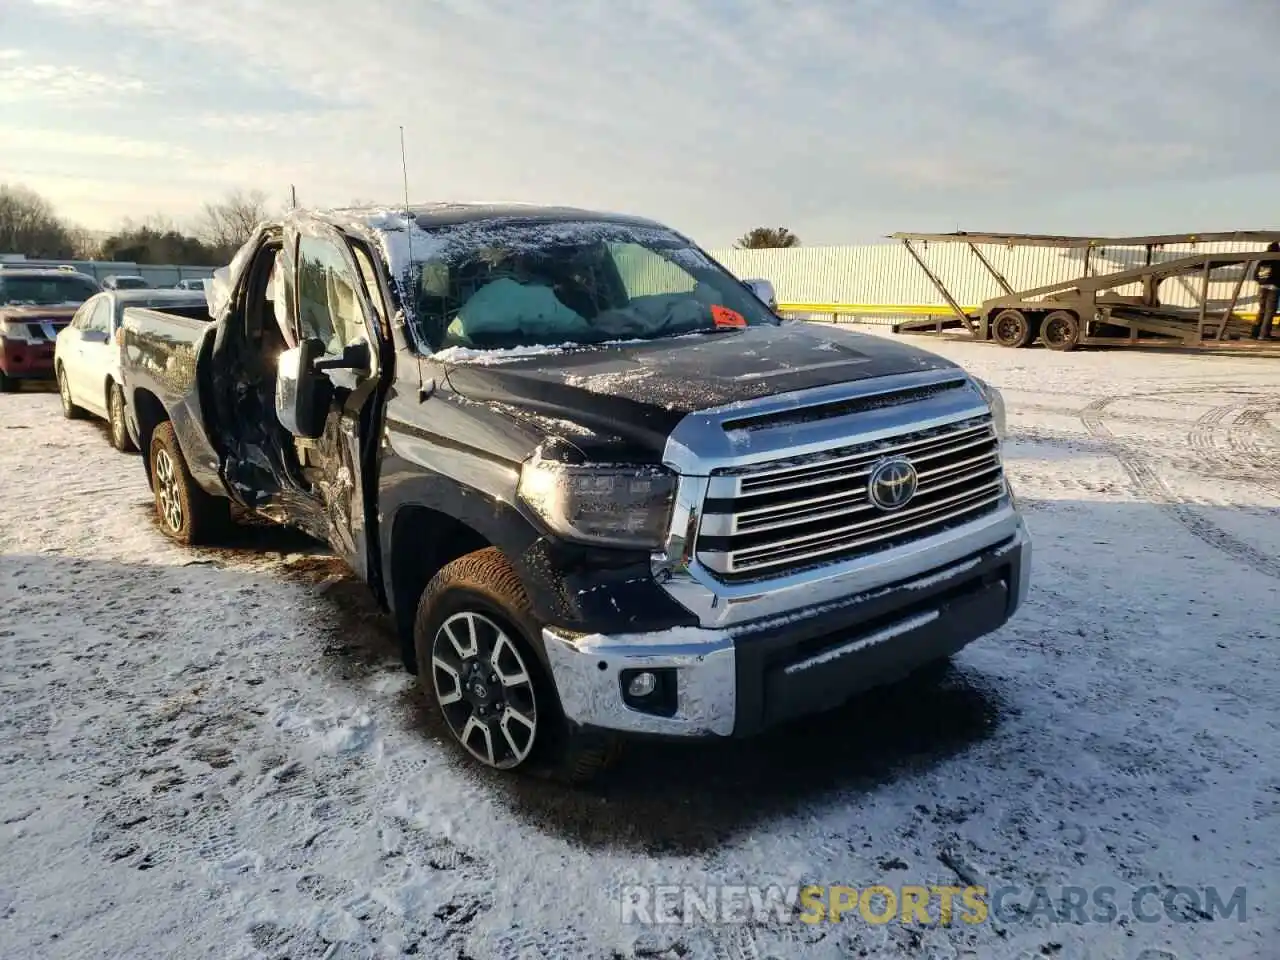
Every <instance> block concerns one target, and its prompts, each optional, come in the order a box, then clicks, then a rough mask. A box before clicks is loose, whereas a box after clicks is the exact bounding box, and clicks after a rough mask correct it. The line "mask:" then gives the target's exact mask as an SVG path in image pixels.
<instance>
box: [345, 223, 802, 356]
mask: <svg viewBox="0 0 1280 960" xmlns="http://www.w3.org/2000/svg"><path fill="white" fill-rule="evenodd" d="M366 223H368V225H369V226H370V227H371V228H372V229H373V230H374V231H375V233H376V236H377V238H378V242H379V244H380V245H381V247H382V253H383V255H384V257H385V258H386V262H387V264H388V265H389V267H390V271H391V275H392V277H393V279H394V282H395V283H396V286H397V288H398V292H399V294H400V297H401V300H402V302H403V303H405V304H407V305H408V306H409V313H410V319H411V321H412V322H413V325H414V326H415V329H416V331H417V333H418V334H419V335H420V337H419V339H420V340H421V341H423V342H424V343H426V344H429V345H430V347H431V348H432V349H435V350H440V349H449V348H454V347H456V348H460V349H461V350H464V351H468V352H470V351H484V350H520V349H523V348H532V347H547V346H562V345H564V344H570V345H587V344H600V343H604V342H608V341H616V340H625V339H650V338H653V337H659V336H661V337H667V336H680V335H682V334H689V333H693V332H698V331H704V332H710V331H712V330H715V329H717V328H721V327H741V326H747V325H749V324H755V323H776V322H777V318H776V317H774V316H773V314H772V313H770V312H769V311H768V310H767V309H766V308H765V307H764V306H763V304H761V303H760V302H759V301H758V300H757V299H756V298H755V297H754V295H753V294H751V293H750V292H749V291H748V290H747V289H746V288H745V287H744V286H743V285H742V284H741V283H739V282H738V281H737V280H736V279H735V278H734V277H732V276H731V275H730V274H729V273H727V272H726V271H725V270H723V269H722V268H720V267H718V266H717V265H716V264H714V263H713V262H712V261H711V260H710V258H708V257H707V256H706V255H705V254H704V253H702V252H701V251H700V250H698V249H697V248H696V247H694V246H692V245H691V244H689V243H688V242H687V241H685V240H683V239H682V238H681V237H679V236H678V235H677V234H675V233H673V232H672V231H669V230H666V229H664V228H661V227H656V226H648V225H644V224H630V223H622V222H617V221H609V220H572V221H547V220H541V221H539V220H532V219H530V220H523V219H513V218H501V219H499V218H494V219H479V220H472V221H467V222H463V223H458V224H449V225H443V226H440V227H438V228H427V229H424V228H422V227H421V226H419V225H418V223H417V222H416V220H415V219H414V218H413V217H412V216H410V215H408V214H406V213H405V212H404V211H397V210H390V209H388V210H380V211H377V212H376V213H375V214H373V215H372V216H368V217H367V218H366Z"/></svg>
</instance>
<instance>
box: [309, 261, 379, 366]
mask: <svg viewBox="0 0 1280 960" xmlns="http://www.w3.org/2000/svg"><path fill="white" fill-rule="evenodd" d="M357 282H358V281H357V280H356V279H355V277H353V276H352V275H351V273H350V271H349V269H348V267H347V262H346V259H345V258H344V257H343V253H342V248H341V247H339V246H338V245H337V244H335V243H334V242H332V241H331V240H328V239H326V238H323V237H303V238H302V239H301V242H300V243H299V244H298V291H297V292H298V327H299V331H300V332H301V334H302V336H303V337H308V338H309V337H315V338H317V339H318V340H320V341H321V342H322V343H323V344H324V345H325V352H326V353H330V354H336V353H341V352H342V348H343V347H344V346H346V345H347V344H349V343H354V342H355V341H357V340H363V339H367V333H366V331H365V326H364V317H363V315H362V312H361V310H360V300H359V298H358V297H357V295H356V283H357Z"/></svg>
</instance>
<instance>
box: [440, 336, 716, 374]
mask: <svg viewBox="0 0 1280 960" xmlns="http://www.w3.org/2000/svg"><path fill="white" fill-rule="evenodd" d="M705 332H706V331H702V330H700V331H698V332H696V333H682V334H680V335H679V336H675V337H649V338H640V339H632V340H602V341H600V342H599V343H573V342H569V343H556V344H549V343H532V344H528V345H526V346H522V347H505V348H500V349H491V350H481V349H477V348H474V347H446V348H445V349H443V350H437V351H436V352H435V353H433V354H432V355H431V359H432V360H438V361H440V362H441V363H471V364H475V365H476V366H481V367H486V366H494V365H496V364H499V363H511V362H512V361H514V360H527V359H529V358H530V357H545V356H551V355H559V354H563V353H568V352H570V351H573V350H598V349H600V348H601V347H634V346H637V345H639V344H650V345H652V344H655V343H657V344H666V343H670V342H671V341H673V340H687V339H690V338H692V337H700V336H703V335H705Z"/></svg>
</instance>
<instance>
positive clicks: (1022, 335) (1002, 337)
mask: <svg viewBox="0 0 1280 960" xmlns="http://www.w3.org/2000/svg"><path fill="white" fill-rule="evenodd" d="M1031 332H1032V331H1031V319H1030V318H1029V317H1028V316H1027V315H1026V314H1025V313H1023V312H1022V311H1021V310H1001V311H1000V312H999V313H997V314H996V315H995V319H994V320H992V321H991V339H992V340H994V341H995V342H996V343H998V344H1000V346H1002V347H1014V348H1017V347H1025V346H1026V345H1027V344H1029V343H1030V342H1031Z"/></svg>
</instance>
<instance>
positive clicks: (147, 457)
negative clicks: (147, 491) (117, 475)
mask: <svg viewBox="0 0 1280 960" xmlns="http://www.w3.org/2000/svg"><path fill="white" fill-rule="evenodd" d="M133 414H134V416H135V417H136V418H137V421H138V450H139V451H140V452H141V453H142V463H143V469H144V470H146V472H147V484H148V485H150V483H151V436H152V434H154V433H155V432H156V427H158V426H160V424H162V423H165V422H167V421H169V420H171V419H172V418H171V417H170V416H169V411H168V410H166V409H165V406H164V404H163V403H161V402H160V398H159V397H157V396H156V395H155V394H154V393H152V392H151V391H150V390H147V389H145V388H138V389H136V390H134V391H133Z"/></svg>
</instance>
